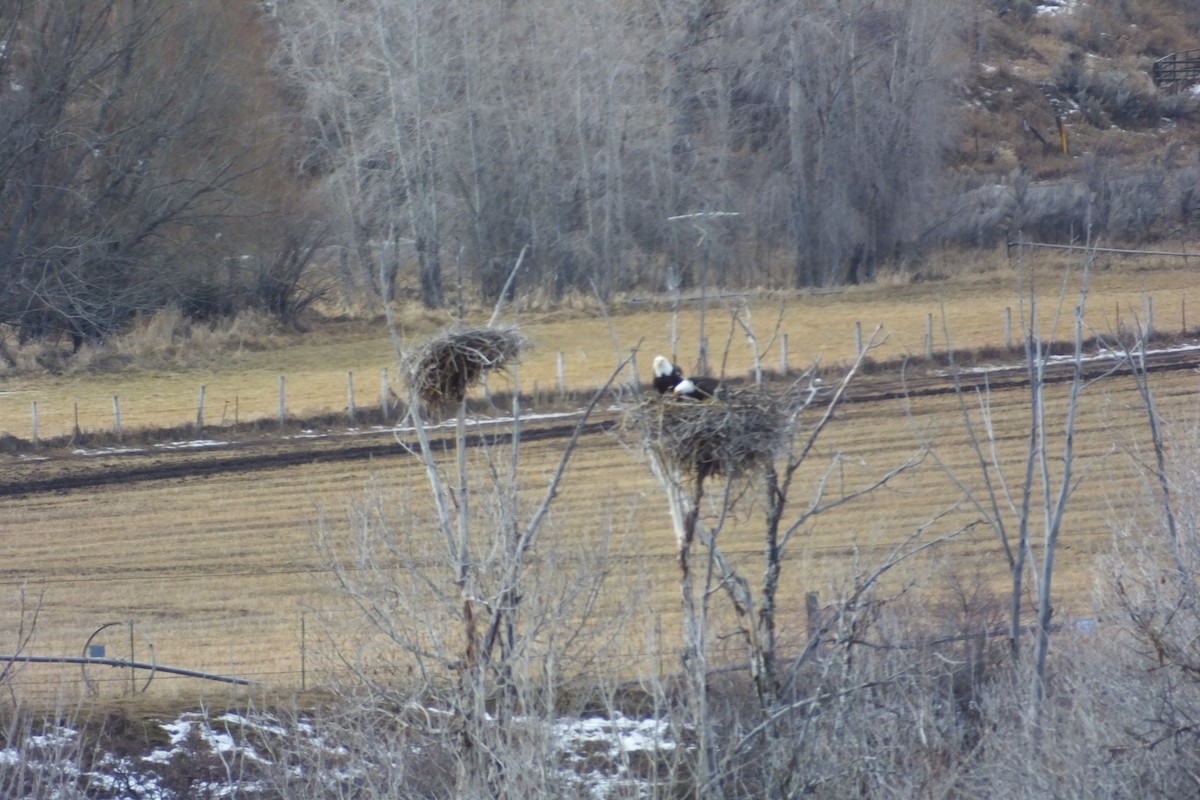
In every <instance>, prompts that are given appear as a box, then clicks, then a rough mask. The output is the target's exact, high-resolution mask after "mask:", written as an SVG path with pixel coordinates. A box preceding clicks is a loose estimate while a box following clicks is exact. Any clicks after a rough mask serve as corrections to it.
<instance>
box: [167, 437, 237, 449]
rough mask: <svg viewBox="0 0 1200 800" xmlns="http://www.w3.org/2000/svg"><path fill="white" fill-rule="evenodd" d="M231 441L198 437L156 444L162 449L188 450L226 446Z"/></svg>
mask: <svg viewBox="0 0 1200 800" xmlns="http://www.w3.org/2000/svg"><path fill="white" fill-rule="evenodd" d="M227 444H229V442H222V441H220V440H218V439H196V440H194V441H191V442H165V443H163V444H156V445H154V446H155V447H157V448H160V449H162V450H187V449H201V448H205V447H224V446H225V445H227Z"/></svg>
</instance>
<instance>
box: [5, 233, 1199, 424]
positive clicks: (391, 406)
mask: <svg viewBox="0 0 1200 800" xmlns="http://www.w3.org/2000/svg"><path fill="white" fill-rule="evenodd" d="M1009 246H1010V247H1046V248H1055V249H1072V250H1091V251H1093V252H1106V253H1122V254H1137V255H1162V256H1180V257H1188V256H1189V254H1187V253H1172V252H1167V251H1150V250H1120V249H1115V248H1088V247H1083V246H1079V245H1058V244H1047V243H1041V242H1011V243H1009ZM1191 255H1195V256H1200V252H1198V253H1195V254H1191ZM1121 312H1122V308H1121V304H1120V303H1119V302H1118V304H1117V308H1116V317H1115V323H1114V324H1115V326H1116V329H1117V331H1120V330H1123V329H1124V327H1125V324H1124V323H1125V320H1123V319H1122V316H1121ZM1159 313H1160V309H1156V308H1155V307H1154V300H1153V297H1152V296H1150V295H1146V296H1145V298H1144V304H1143V306H1142V308H1140V309H1136V310H1135V311H1133V312H1132V313H1128V314H1127V315H1126V316H1127V318H1133V319H1136V320H1137V324H1138V325H1139V326H1140V327H1141V330H1142V332H1143V333H1146V334H1150V333H1152V332H1156V331H1158V330H1159V328H1160V326H1159V322H1160V320H1159V319H1158V318H1157V317H1158V315H1159ZM924 322H925V324H924V331H923V342H922V344H923V348H922V349H923V353H922V355H924V357H925V358H927V359H930V360H932V359H935V358H936V357H937V356H938V355H939V354H941V353H943V352H944V351H946V350H947V349H950V348H951V347H952V343H945V342H943V343H941V344H940V345H939V344H938V343H937V340H936V336H935V320H934V314H932V313H929V314H926V315H925V320H924ZM1164 330H1165V329H1164ZM1177 330H1178V331H1180V332H1182V333H1186V332H1187V330H1188V327H1187V301H1186V298H1184V297H1182V296H1181V297H1180V303H1179V327H1178V328H1177ZM997 333H998V334H999V335H1000V336H1002V337H1003V338H1002V341H1003V342H1004V347H1005V348H1006V349H1008V350H1012V349H1013V348H1014V347H1015V345H1016V339H1015V335H1016V331H1015V329H1014V321H1013V309H1012V307H1011V306H1006V307H1005V308H1004V311H1003V317H1002V319H1001V320H1000V321H998V323H997ZM847 335H848V337H852V340H853V345H852V346H853V348H854V350H853V352H854V353H855V354H861V353H862V351H863V349H864V348H865V347H866V346H867V344H868V343H867V342H866V341H865V340H864V334H863V321H862V320H858V321H856V322H855V323H854V326H853V329H852V330H850V331H847ZM776 338H777V344H776V345H774V347H775V348H777V356H778V369H777V372H776V375H778V376H782V377H788V376H790V375H792V373H793V367H792V364H791V363H790V358H791V356H792V352H791V343H790V339H789V336H788V334H787V333H781V335H779V336H778V337H776ZM706 344H707V342H706V341H704V340H701V346H702V347H703V346H704V345H706ZM705 349H706V348H705ZM757 356H758V359H759V362H758V364H757V365H755V366H754V367H753V369H754V371H755V372H757V371H758V370H761V369H762V367H763V363H762V362H764V361H766V359H767V358H768V357H769V356H771V354H770V353H769V352H764V353H759V354H757ZM554 358H555V364H554V370H555V383H554V389H553V390H548V391H547V392H546V394H547V396H548V397H549V398H550V399H551V400H552V401H553V402H558V403H562V402H565V401H566V400H567V399H568V396H569V388H568V369H567V357H566V354H565V353H563V352H562V351H558V352H556V353H555V357H554ZM629 370H630V372H629V375H630V384H632V383H633V382H635V381H636V382H639V383H640V382H641V381H642V379H643V378H644V377H645V376H642V375H641V374H640V372H639V371H638V364H637V361H636V360H635V359H631V360H630V365H629ZM345 380H346V389H345V391H346V405H345V407H344V408H343V409H342V410H341V412H334V413H335V414H336V413H340V414H343V415H345V419H346V420H347V424H348V425H349V426H350V427H356V426H358V425H359V424H360V423H361V422H362V421H363V412H364V411H366V410H367V409H368V408H369V407H364V406H361V405H360V404H359V402H358V397H357V393H356V388H355V380H354V373H353V372H350V371H348V372H346V378H345ZM287 382H288V379H287V376H286V375H284V374H281V375H280V376H279V382H278V397H277V403H276V408H275V410H274V414H275V417H276V420H277V424H278V427H279V428H280V430H284V429H286V426H287V424H288V422H289V420H291V414H290V412H289V409H288V398H287V388H288V387H287ZM587 388H589V389H590V388H594V387H587ZM533 392H534V394H535V395H536V394H538V392H539V389H538V387H537V384H536V383H535V384H534V388H533ZM208 399H209V398H208V391H207V386H206V385H205V384H200V385H199V394H198V398H197V401H196V405H195V407H194V408H193V409H188V410H186V411H185V410H182V409H179V410H178V415H179V416H178V417H177V419H182V420H187V421H186V422H182V423H179V424H178V425H177V426H176V425H173V424H172V423H170V422H169V421H168V422H164V421H163V420H164V418H166V417H167V416H168V415H170V414H174V413H175V411H173V410H172V409H170V408H163V407H161V406H160V407H158V408H154V409H152V410H151V411H149V412H146V413H145V415H144V417H143V418H141V419H139V414H137V413H136V408H134V409H133V410H134V412H135V413H133V414H131V413H130V410H131V409H130V408H129V407H128V404H127V403H125V404H123V403H122V398H121V397H120V396H119V395H112V398H111V400H112V411H111V417H110V418H109V420H110V421H109V422H108V423H107V424H105V422H104V421H103V420H104V417H103V412H98V411H92V412H89V413H87V414H85V416H84V422H85V423H87V422H90V423H91V424H90V425H88V426H87V428H86V430H87V431H89V432H97V431H99V432H102V431H105V430H110V431H111V432H112V434H113V435H114V436H115V438H116V440H117V441H118V442H121V441H122V440H123V438H124V434H125V433H126V432H127V431H128V430H132V429H139V430H154V429H172V428H175V427H180V428H183V427H188V426H190V427H191V428H192V430H193V431H194V432H195V433H196V434H197V435H199V434H200V433H201V432H203V430H204V428H205V427H206V425H207V426H212V425H213V421H212V420H211V419H210V420H207V421H206V418H205V414H206V405H207V401H208ZM399 402H400V399H399V397H398V396H397V395H396V393H395V392H394V391H393V390H392V387H391V384H390V380H389V373H388V369H387V367H383V368H382V369H380V373H379V406H378V407H377V412H378V414H379V419H380V420H382V423H383V424H384V425H387V424H390V423H391V422H393V421H394V420H395V416H396V410H397V408H398V406H399ZM231 404H232V412H233V413H232V419H230V413H229V412H230V405H231ZM49 407H50V404H49V403H48V402H46V401H44V400H42V401H38V400H34V401H32V402H31V403H30V405H29V406H28V407H27V408H28V413H29V415H30V416H29V420H30V427H29V430H30V439H29V440H30V442H31V443H32V445H33V446H34V447H35V448H37V447H40V446H42V445H44V444H45V441H46V439H47V438H55V437H56V436H67V435H73V436H74V437H75V438H77V439H78V438H79V437H81V436H82V435H83V434H84V432H85V428H84V427H83V426H81V422H80V411H79V401H78V399H76V400H74V401H73V406H72V408H71V414H72V415H73V425H72V426H71V428H70V429H69V430H67V429H63V430H62V431H61V432H60V433H59V434H54V433H52V432H51V433H49V434H48V432H47V430H46V428H47V419H48V418H49V417H50V416H52V415H48V413H47V411H48V408H49ZM305 413H308V414H315V415H320V416H326V417H327V416H329V412H328V411H319V412H311V411H309V412H305ZM372 413H373V412H372ZM189 415H190V416H189ZM251 416H252V417H253V420H254V421H258V422H260V423H261V422H263V421H265V420H268V419H270V417H271V412H270V411H260V412H258V413H256V414H252V415H251ZM146 418H151V419H148V420H147V419H146ZM292 421H295V420H292ZM243 422H245V420H243V419H242V414H241V397H240V395H234V396H233V397H232V398H231V399H226V400H224V407H223V409H222V411H221V416H220V421H219V423H217V426H218V427H219V428H222V429H225V428H228V427H230V426H232V428H233V429H234V430H236V429H237V428H238V427H239V425H241V424H242V423H243ZM109 426H111V427H109ZM7 432H11V431H5V430H4V429H3V428H0V433H7Z"/></svg>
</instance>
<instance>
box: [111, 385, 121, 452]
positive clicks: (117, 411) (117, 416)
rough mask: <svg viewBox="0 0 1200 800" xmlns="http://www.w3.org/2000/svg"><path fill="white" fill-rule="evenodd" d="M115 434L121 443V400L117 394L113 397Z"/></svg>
mask: <svg viewBox="0 0 1200 800" xmlns="http://www.w3.org/2000/svg"><path fill="white" fill-rule="evenodd" d="M113 433H115V434H116V435H117V441H118V442H119V441H121V438H122V437H121V400H120V398H119V397H117V396H116V395H115V394H114V395H113Z"/></svg>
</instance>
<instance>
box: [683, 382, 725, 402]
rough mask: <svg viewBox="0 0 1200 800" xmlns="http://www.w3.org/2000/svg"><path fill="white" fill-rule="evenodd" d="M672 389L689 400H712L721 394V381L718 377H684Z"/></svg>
mask: <svg viewBox="0 0 1200 800" xmlns="http://www.w3.org/2000/svg"><path fill="white" fill-rule="evenodd" d="M671 391H672V393H673V394H674V395H675V396H676V397H680V398H685V399H688V400H712V399H713V398H714V397H717V396H719V395H720V394H721V382H720V381H719V380H717V379H716V378H684V379H683V380H681V381H680V382H679V383H677V384H675V388H674V389H672V390H671Z"/></svg>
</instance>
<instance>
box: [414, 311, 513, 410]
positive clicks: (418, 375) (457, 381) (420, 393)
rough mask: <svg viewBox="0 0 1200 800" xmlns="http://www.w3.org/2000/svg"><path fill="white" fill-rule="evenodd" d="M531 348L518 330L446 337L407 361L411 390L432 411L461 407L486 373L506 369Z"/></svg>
mask: <svg viewBox="0 0 1200 800" xmlns="http://www.w3.org/2000/svg"><path fill="white" fill-rule="evenodd" d="M530 346H531V345H530V342H529V340H528V339H526V338H525V336H524V334H522V333H521V332H520V331H518V330H517V329H516V328H483V327H480V328H465V329H462V330H456V331H450V332H448V333H444V334H442V335H440V336H436V337H434V338H432V339H430V340H429V341H427V342H426V343H425V344H424V345H422V346H421V347H420V348H418V349H417V350H415V351H413V352H412V354H411V355H410V356H409V357H408V359H407V360H406V362H405V373H406V375H407V378H408V384H409V388H410V389H411V390H412V392H413V393H414V394H415V395H416V396H417V397H419V398H420V399H421V401H422V402H424V403H425V404H426V405H428V406H431V407H441V406H447V405H452V404H454V403H458V402H460V401H461V400H462V399H463V397H464V396H465V395H466V393H467V389H469V388H470V387H471V386H473V385H474V384H475V382H476V381H478V380H479V379H480V378H481V377H482V376H483V375H484V374H485V373H487V372H492V371H496V370H503V369H505V367H507V366H508V365H509V364H511V363H513V362H515V361H516V360H517V359H518V358H519V357H520V355H521V353H522V352H523V351H525V350H528V349H529V348H530Z"/></svg>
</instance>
